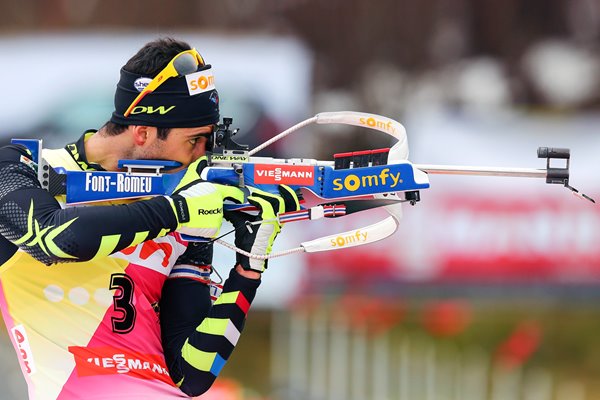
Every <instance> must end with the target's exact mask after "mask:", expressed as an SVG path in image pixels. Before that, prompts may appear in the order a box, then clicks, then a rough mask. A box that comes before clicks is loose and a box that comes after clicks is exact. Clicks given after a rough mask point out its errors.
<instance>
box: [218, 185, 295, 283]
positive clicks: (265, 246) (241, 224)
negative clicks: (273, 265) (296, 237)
mask: <svg viewBox="0 0 600 400" xmlns="http://www.w3.org/2000/svg"><path fill="white" fill-rule="evenodd" d="M248 189H250V192H251V195H250V196H248V199H247V201H248V202H249V203H251V204H253V205H254V206H255V207H256V208H258V210H259V213H258V215H256V216H253V215H249V214H246V213H243V212H239V211H225V219H227V220H228V221H229V222H231V223H232V224H233V226H234V227H235V228H236V230H235V245H236V246H237V247H239V248H240V249H242V250H245V251H247V252H250V253H253V254H265V255H267V254H270V253H271V250H272V247H273V242H274V241H275V238H276V237H277V235H278V234H279V232H280V231H281V224H280V223H279V221H278V220H277V215H278V214H280V213H284V212H288V211H296V210H298V209H300V202H299V200H298V196H297V195H296V193H295V192H294V190H292V189H291V188H290V187H288V186H285V185H280V186H279V194H280V195H279V196H277V195H274V194H271V193H267V192H264V191H262V190H259V189H256V188H248ZM257 221H260V224H256V225H254V224H252V225H250V224H247V222H257ZM236 260H237V263H238V264H239V265H240V266H241V267H242V268H243V269H244V270H247V271H257V272H263V271H264V270H265V269H266V268H267V261H268V260H257V259H249V258H248V257H246V256H244V255H242V254H239V253H237V254H236Z"/></svg>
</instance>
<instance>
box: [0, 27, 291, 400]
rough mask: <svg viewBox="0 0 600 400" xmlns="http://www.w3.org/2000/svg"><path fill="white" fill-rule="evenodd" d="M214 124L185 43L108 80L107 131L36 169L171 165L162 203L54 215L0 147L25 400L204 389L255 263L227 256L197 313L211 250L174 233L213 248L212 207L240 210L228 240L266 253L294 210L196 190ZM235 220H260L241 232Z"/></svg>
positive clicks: (254, 277)
mask: <svg viewBox="0 0 600 400" xmlns="http://www.w3.org/2000/svg"><path fill="white" fill-rule="evenodd" d="M182 70H183V73H182ZM201 81H202V82H204V83H205V84H204V83H203V84H202V85H198V82H201ZM193 82H196V85H193ZM218 121H219V99H218V94H217V91H216V89H215V87H214V80H213V77H212V72H211V70H210V65H206V64H205V63H204V60H203V59H202V57H201V56H200V54H198V53H197V52H196V51H195V50H193V49H191V48H190V46H189V45H188V44H187V43H184V42H180V41H177V40H174V39H160V40H156V41H153V42H150V43H148V44H146V45H145V46H144V47H143V48H142V49H141V50H140V51H139V52H138V53H137V54H136V55H134V56H133V57H132V58H131V59H130V60H129V61H128V62H127V63H126V65H125V66H124V67H123V68H122V70H121V78H120V81H119V84H118V86H117V90H116V94H115V112H114V113H113V115H112V117H111V120H110V121H109V122H108V123H106V124H105V125H104V126H103V127H102V128H101V129H100V130H99V131H97V132H95V131H88V132H85V133H84V135H83V136H82V137H81V138H80V139H79V140H78V141H77V142H75V143H71V144H68V145H67V146H66V147H65V148H64V149H59V150H44V151H43V157H44V159H45V160H46V161H47V162H48V163H49V164H50V165H51V166H52V167H54V168H57V167H61V168H63V169H66V170H85V171H93V170H96V171H102V170H108V171H114V170H118V161H119V160H120V159H163V160H174V161H178V162H180V163H181V164H182V168H184V167H188V166H189V168H188V169H187V171H186V173H185V175H184V177H183V179H182V181H181V182H180V183H179V185H178V187H177V188H176V189H175V191H174V193H173V194H172V195H170V196H160V197H155V198H151V199H145V200H141V201H130V202H127V204H110V205H109V204H106V203H104V204H99V205H96V206H94V207H67V208H64V204H62V205H63V207H61V204H60V203H59V201H57V200H61V199H60V198H58V199H55V198H54V197H52V195H50V194H49V193H48V192H47V191H45V190H43V189H42V188H41V186H40V184H39V182H38V181H37V175H36V172H35V170H36V166H35V165H32V161H31V155H30V154H29V152H28V151H27V150H25V149H24V148H22V147H20V146H7V147H4V148H0V265H1V266H0V283H1V286H0V307H1V309H2V313H3V317H4V320H5V323H6V325H7V328H8V330H9V335H10V337H11V340H12V342H13V345H14V347H15V350H16V351H17V354H18V355H19V359H20V362H21V367H22V369H23V373H24V375H25V378H26V380H27V384H28V389H29V396H30V398H36V399H82V398H85V399H134V398H135V399H137V398H140V399H141V398H148V399H169V398H182V397H183V398H186V397H187V395H190V396H195V395H199V394H201V393H203V392H204V391H206V390H207V389H208V388H209V387H210V385H211V384H212V382H213V381H214V379H215V378H216V376H217V375H218V373H219V372H220V370H221V368H222V366H223V364H224V363H225V361H226V360H227V359H228V357H229V355H230V354H231V351H232V350H233V348H234V347H235V344H236V343H237V338H238V337H239V335H240V332H241V331H242V328H243V323H244V320H245V316H246V313H247V311H248V308H249V306H250V304H251V302H252V300H253V298H254V295H255V293H256V289H257V287H258V285H259V284H260V276H261V273H262V271H263V270H264V268H265V267H266V265H265V262H263V261H258V260H250V259H248V258H247V257H245V256H242V255H238V256H237V263H236V265H235V266H234V268H233V269H232V271H231V273H230V275H229V278H228V280H227V281H226V282H225V283H224V287H223V294H222V295H221V296H220V297H219V298H218V299H217V301H216V302H215V304H214V306H211V302H210V293H209V291H210V288H209V283H210V273H211V265H210V263H211V259H212V248H211V247H210V246H209V245H191V244H190V243H188V242H186V241H185V240H183V239H182V236H181V235H180V233H187V234H192V235H195V236H204V237H215V236H217V234H218V232H219V228H220V226H221V222H222V218H223V201H224V200H225V199H231V200H233V201H236V202H243V201H245V200H248V201H249V202H251V203H252V204H254V205H255V206H256V207H257V209H258V210H259V215H258V216H250V215H247V214H243V213H227V215H226V217H227V218H229V219H231V220H232V222H233V224H234V226H236V227H241V228H242V229H237V230H236V239H235V242H236V245H237V246H238V247H240V248H242V249H244V250H247V251H250V250H251V251H252V252H254V253H262V254H268V253H269V252H270V250H271V246H272V243H273V241H274V239H275V237H276V236H277V233H278V232H279V230H280V225H279V223H278V222H277V220H276V218H275V216H276V214H277V213H279V212H284V211H289V210H293V209H297V208H298V207H299V206H298V199H297V197H296V196H295V194H294V193H293V191H291V190H289V188H286V187H281V188H280V191H281V193H282V195H281V196H275V195H271V194H268V193H264V192H261V191H259V190H253V191H252V193H251V195H250V196H248V197H247V199H245V198H244V196H245V193H244V192H243V191H242V190H240V189H239V188H235V187H228V186H222V185H213V184H210V183H208V182H202V181H201V180H200V178H199V174H200V171H201V169H202V168H203V167H204V166H205V165H206V158H205V157H204V153H205V150H206V146H207V143H208V142H209V140H210V138H211V135H212V134H213V131H214V129H215V124H216V123H217V122H218ZM249 220H250V221H258V220H261V221H262V220H264V221H263V222H262V223H260V224H258V225H256V226H255V229H252V230H248V229H246V228H245V223H246V221H249ZM167 277H170V278H171V279H169V280H168V283H167V284H166V285H165V289H164V293H163V294H162V298H161V290H162V287H163V284H164V283H165V281H166V280H167ZM161 307H162V309H161V310H160V312H161V317H162V321H160V322H159V314H158V313H159V309H160V308H161ZM161 326H162V341H163V343H164V352H165V355H166V361H167V362H168V364H167V362H165V356H163V346H162V344H161ZM167 365H168V367H169V368H167ZM169 373H170V375H169ZM171 377H172V378H171Z"/></svg>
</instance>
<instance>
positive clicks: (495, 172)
mask: <svg viewBox="0 0 600 400" xmlns="http://www.w3.org/2000/svg"><path fill="white" fill-rule="evenodd" d="M413 165H414V167H415V168H417V169H420V170H421V171H423V172H427V173H428V174H442V175H482V176H513V177H524V178H546V176H547V170H546V169H534V168H506V167H477V166H464V165H433V164H413Z"/></svg>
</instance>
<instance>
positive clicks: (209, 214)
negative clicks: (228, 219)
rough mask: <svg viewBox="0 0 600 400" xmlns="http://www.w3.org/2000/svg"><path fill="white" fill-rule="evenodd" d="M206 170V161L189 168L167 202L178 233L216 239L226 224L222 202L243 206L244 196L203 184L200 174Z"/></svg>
mask: <svg viewBox="0 0 600 400" xmlns="http://www.w3.org/2000/svg"><path fill="white" fill-rule="evenodd" d="M204 167H206V157H202V158H200V159H198V160H196V161H195V162H193V163H192V164H190V166H189V167H188V169H187V172H186V173H185V175H184V176H183V178H182V179H181V182H179V185H177V187H176V188H175V191H174V192H173V194H172V195H171V196H169V197H168V198H169V199H170V200H171V206H172V208H173V212H174V213H175V217H176V218H177V231H178V232H180V233H183V234H186V235H190V236H201V237H207V238H214V237H216V236H217V235H218V234H219V230H220V229H221V224H222V222H223V201H224V200H225V199H231V200H233V201H235V202H238V203H243V202H244V192H243V191H242V190H241V189H239V188H236V187H233V186H225V185H218V184H213V183H209V182H205V181H203V180H201V179H200V172H201V171H202V169H203V168H204Z"/></svg>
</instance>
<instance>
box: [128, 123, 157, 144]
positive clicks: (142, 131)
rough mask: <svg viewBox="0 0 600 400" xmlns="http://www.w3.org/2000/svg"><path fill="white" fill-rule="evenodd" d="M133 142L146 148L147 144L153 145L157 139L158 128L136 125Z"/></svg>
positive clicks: (133, 127)
mask: <svg viewBox="0 0 600 400" xmlns="http://www.w3.org/2000/svg"><path fill="white" fill-rule="evenodd" d="M132 129H133V141H134V142H135V144H136V145H138V146H144V145H145V144H147V143H152V142H153V141H154V139H155V138H156V128H154V127H151V126H144V125H134V126H132Z"/></svg>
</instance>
